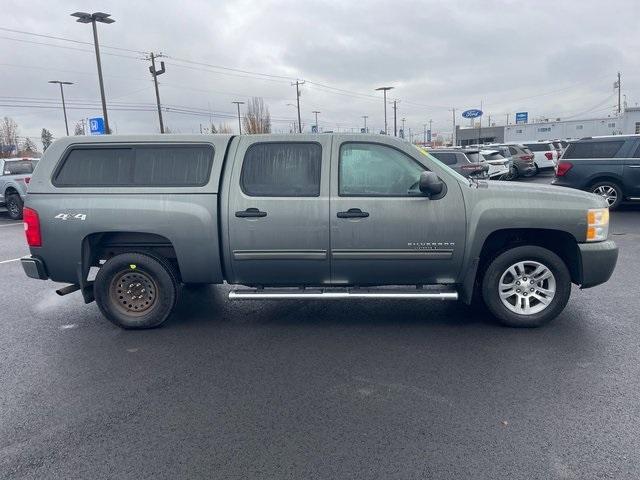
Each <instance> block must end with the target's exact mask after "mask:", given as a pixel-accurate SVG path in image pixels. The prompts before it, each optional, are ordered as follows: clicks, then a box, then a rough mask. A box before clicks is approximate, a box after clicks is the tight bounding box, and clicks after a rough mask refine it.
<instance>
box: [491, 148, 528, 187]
mask: <svg viewBox="0 0 640 480" xmlns="http://www.w3.org/2000/svg"><path fill="white" fill-rule="evenodd" d="M488 146H489V147H491V148H493V149H496V150H498V151H499V152H500V154H501V155H502V156H503V157H505V158H510V159H511V175H510V178H509V179H510V180H515V179H516V178H518V177H530V176H531V175H535V174H536V166H535V164H534V163H533V153H532V152H531V150H529V149H528V148H526V147H525V146H523V145H519V144H500V145H488Z"/></svg>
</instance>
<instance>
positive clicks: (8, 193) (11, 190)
mask: <svg viewBox="0 0 640 480" xmlns="http://www.w3.org/2000/svg"><path fill="white" fill-rule="evenodd" d="M14 193H15V194H16V195H19V193H18V190H16V189H15V188H13V187H8V188H7V190H6V191H5V192H4V196H5V198H6V197H7V196H8V195H13V194H14Z"/></svg>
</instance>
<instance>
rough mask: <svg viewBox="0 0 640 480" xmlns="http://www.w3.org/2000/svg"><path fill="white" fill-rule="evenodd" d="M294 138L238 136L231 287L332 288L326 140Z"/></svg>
mask: <svg viewBox="0 0 640 480" xmlns="http://www.w3.org/2000/svg"><path fill="white" fill-rule="evenodd" d="M283 138H285V139H286V140H283ZM295 138H296V137H295V136H293V135H292V136H291V137H280V138H274V137H271V136H268V137H267V136H265V137H261V138H260V137H258V138H257V139H256V137H254V136H251V135H246V136H242V137H240V140H239V144H238V148H237V151H236V154H235V161H234V164H233V171H232V173H231V177H230V180H229V181H230V184H229V186H228V188H227V190H226V191H227V192H229V199H228V202H229V203H228V209H227V215H228V222H229V223H228V224H229V243H228V245H229V247H228V248H229V249H230V257H231V268H232V272H231V273H232V275H231V278H233V282H234V283H240V284H244V285H280V286H299V285H322V284H328V283H329V282H330V268H329V158H330V154H331V136H329V135H327V136H323V137H318V139H317V140H315V141H308V140H307V141H304V140H296V139H295Z"/></svg>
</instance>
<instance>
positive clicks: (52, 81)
mask: <svg viewBox="0 0 640 480" xmlns="http://www.w3.org/2000/svg"><path fill="white" fill-rule="evenodd" d="M49 83H57V84H58V85H60V96H61V97H62V113H63V114H64V128H65V129H66V130H67V137H68V136H69V123H68V122H67V107H66V105H65V104H64V88H63V87H62V86H63V85H73V82H61V81H60V80H49Z"/></svg>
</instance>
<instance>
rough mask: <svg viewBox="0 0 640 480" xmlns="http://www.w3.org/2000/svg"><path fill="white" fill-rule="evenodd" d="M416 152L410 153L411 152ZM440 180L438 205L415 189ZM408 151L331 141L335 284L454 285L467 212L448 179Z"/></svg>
mask: <svg viewBox="0 0 640 480" xmlns="http://www.w3.org/2000/svg"><path fill="white" fill-rule="evenodd" d="M414 150H415V152H414ZM429 165H431V167H432V168H431V170H433V171H435V173H438V170H440V172H441V174H440V178H441V179H442V180H443V181H444V182H445V184H446V192H445V194H444V195H443V196H442V197H441V198H433V199H429V198H427V197H426V196H425V195H423V194H422V193H421V192H420V190H419V188H418V180H419V178H420V174H421V173H422V172H423V171H425V170H429V169H430V168H429ZM441 169H442V167H437V166H436V165H435V160H432V159H431V158H429V157H427V156H426V155H423V154H421V153H420V152H418V151H417V150H416V149H415V148H413V147H412V146H410V145H409V144H407V145H406V146H405V145H402V144H399V145H398V146H397V147H394V146H389V145H385V144H382V143H374V142H368V141H361V140H359V139H358V137H357V136H345V137H342V138H341V137H335V138H334V145H333V155H332V168H331V187H332V190H331V258H332V280H333V283H334V284H336V285H415V284H435V283H453V282H454V281H455V279H456V276H457V274H458V270H459V268H460V265H461V262H462V256H463V252H464V241H465V210H464V204H463V199H462V193H461V191H460V185H459V184H458V183H457V181H456V180H455V178H454V177H453V176H452V174H451V173H448V174H446V175H444V174H442V170H441Z"/></svg>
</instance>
